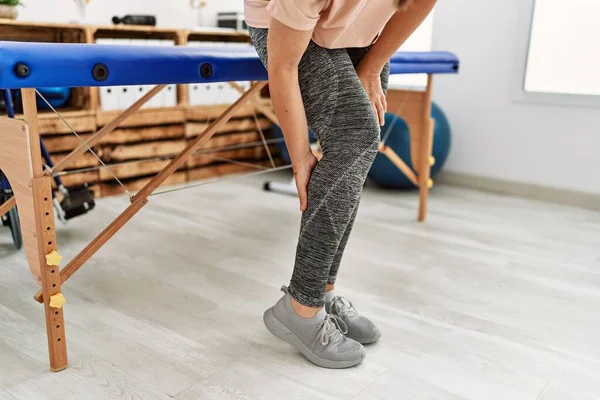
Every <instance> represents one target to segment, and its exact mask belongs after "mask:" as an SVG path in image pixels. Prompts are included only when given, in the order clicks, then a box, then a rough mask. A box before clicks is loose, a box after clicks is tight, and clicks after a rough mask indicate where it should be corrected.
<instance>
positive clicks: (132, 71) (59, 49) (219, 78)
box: [0, 41, 459, 89]
mask: <svg viewBox="0 0 600 400" xmlns="http://www.w3.org/2000/svg"><path fill="white" fill-rule="evenodd" d="M390 61H391V68H390V70H391V73H392V74H414V73H432V74H433V73H456V72H458V64H459V61H458V58H457V57H456V56H455V55H454V54H452V53H447V52H398V53H396V54H395V55H394V56H393V57H392V59H391V60H390ZM266 79H267V72H266V70H265V68H264V66H263V65H262V63H261V61H260V59H259V58H258V55H257V54H256V51H255V50H254V48H253V47H252V46H251V45H249V44H240V45H239V46H227V47H225V46H221V47H208V46H206V47H204V46H202V47H195V46H194V47H188V46H173V47H159V46H155V47H153V46H149V47H148V46H134V45H129V46H121V45H105V44H74V43H31V42H30V43H23V42H7V41H0V88H3V89H19V88H41V87H57V86H66V87H89V86H125V85H152V84H185V83H205V82H228V81H251V80H254V81H262V80H266Z"/></svg>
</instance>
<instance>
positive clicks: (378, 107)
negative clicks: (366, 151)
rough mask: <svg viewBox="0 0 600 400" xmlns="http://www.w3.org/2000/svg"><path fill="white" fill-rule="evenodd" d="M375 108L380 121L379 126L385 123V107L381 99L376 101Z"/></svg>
mask: <svg viewBox="0 0 600 400" xmlns="http://www.w3.org/2000/svg"><path fill="white" fill-rule="evenodd" d="M375 108H376V110H377V113H376V115H377V119H378V121H379V126H383V125H385V107H384V105H383V103H382V102H381V101H380V100H379V101H376V102H375Z"/></svg>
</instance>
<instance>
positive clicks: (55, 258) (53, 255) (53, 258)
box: [46, 250, 62, 267]
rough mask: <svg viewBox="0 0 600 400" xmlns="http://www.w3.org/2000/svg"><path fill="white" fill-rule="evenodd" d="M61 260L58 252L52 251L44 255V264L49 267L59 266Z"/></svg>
mask: <svg viewBox="0 0 600 400" xmlns="http://www.w3.org/2000/svg"><path fill="white" fill-rule="evenodd" d="M61 260H62V256H61V255H60V254H58V251H56V250H52V252H50V253H48V254H46V264H47V265H50V266H57V267H58V266H59V265H60V262H61Z"/></svg>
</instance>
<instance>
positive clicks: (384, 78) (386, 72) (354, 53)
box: [327, 48, 390, 291]
mask: <svg viewBox="0 0 600 400" xmlns="http://www.w3.org/2000/svg"><path fill="white" fill-rule="evenodd" d="M347 51H348V55H349V56H350V59H351V60H352V64H353V65H354V68H356V67H357V66H358V64H359V63H360V60H362V58H363V56H364V55H365V54H366V53H367V52H368V48H352V49H347ZM389 76H390V66H389V64H386V66H385V67H384V69H383V71H381V87H382V89H383V93H384V94H386V93H387V87H388V81H389ZM359 204H360V200H359V202H358V203H357V204H356V207H355V208H354V212H353V213H352V217H351V218H350V221H349V222H348V225H347V226H346V230H345V231H344V235H343V236H342V240H341V242H340V245H339V246H338V249H337V252H336V255H335V258H334V259H333V263H332V264H331V268H330V269H329V277H328V279H327V290H328V291H329V290H333V288H334V285H335V281H336V278H337V273H338V271H339V268H340V263H341V261H342V257H343V255H344V250H345V249H346V244H347V243H348V238H349V237H350V234H351V233H352V227H353V226H354V220H355V219H356V213H357V211H358V205H359Z"/></svg>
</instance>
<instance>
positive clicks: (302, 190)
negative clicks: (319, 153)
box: [294, 150, 318, 212]
mask: <svg viewBox="0 0 600 400" xmlns="http://www.w3.org/2000/svg"><path fill="white" fill-rule="evenodd" d="M317 163H318V161H317V158H316V157H315V156H314V154H313V153H312V151H310V150H309V151H308V152H307V153H306V156H305V157H303V158H302V159H301V160H300V161H299V162H298V163H297V164H295V165H294V179H295V180H296V188H297V189H298V199H299V200H300V211H302V212H304V211H306V208H307V207H308V182H309V180H310V175H311V173H312V170H313V169H314V168H315V166H316V165H317Z"/></svg>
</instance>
